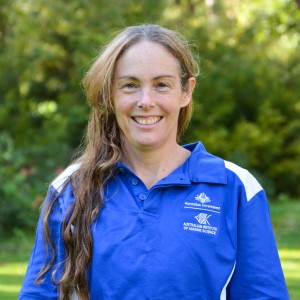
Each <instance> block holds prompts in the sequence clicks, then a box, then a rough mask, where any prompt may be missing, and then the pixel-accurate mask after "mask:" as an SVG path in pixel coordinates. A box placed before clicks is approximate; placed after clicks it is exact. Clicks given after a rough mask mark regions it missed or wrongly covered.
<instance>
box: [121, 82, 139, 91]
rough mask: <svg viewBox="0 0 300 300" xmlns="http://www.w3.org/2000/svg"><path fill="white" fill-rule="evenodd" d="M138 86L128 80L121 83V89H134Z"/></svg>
mask: <svg viewBox="0 0 300 300" xmlns="http://www.w3.org/2000/svg"><path fill="white" fill-rule="evenodd" d="M137 87H138V86H137V84H135V83H133V82H128V83H125V84H123V85H122V87H121V88H122V89H123V90H132V89H136V88H137Z"/></svg>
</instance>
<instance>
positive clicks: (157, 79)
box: [19, 25, 289, 300]
mask: <svg viewBox="0 0 300 300" xmlns="http://www.w3.org/2000/svg"><path fill="white" fill-rule="evenodd" d="M197 74H198V66H197V64H196V62H195V60H194V59H193V56H192V54H191V52H190V50H189V48H188V43H187V42H186V40H185V39H184V38H182V37H181V36H179V35H178V34H177V33H175V32H174V31H171V30H168V29H166V28H163V27H160V26H158V25H142V26H133V27H129V28H126V29H125V30H124V31H122V32H121V33H120V34H119V35H118V36H117V37H116V38H115V39H113V40H112V41H111V43H109V44H108V45H107V46H106V47H105V48H104V50H103V51H102V52H101V53H100V54H99V56H98V58H97V59H96V61H95V63H94V64H93V65H92V67H91V69H90V70H89V71H88V73H87V74H86V76H85V79H84V86H85V89H86V96H87V99H88V102H89V104H90V106H91V117H90V120H89V124H88V129H87V134H86V145H85V148H84V149H83V154H82V156H81V157H80V158H79V159H78V160H77V161H76V162H74V164H72V165H71V166H69V167H68V168H67V169H66V170H65V171H64V172H63V173H62V174H60V175H59V176H58V177H57V178H56V179H55V180H54V181H53V182H52V184H51V185H50V189H49V192H48V197H47V198H46V200H45V204H44V207H43V211H42V213H41V217H40V220H39V224H38V228H37V236H36V240H35V246H34V250H33V252H32V256H31V259H30V262H29V266H28V270H27V274H26V276H25V280H24V283H23V287H22V290H21V292H20V296H19V299H28V300H29V299H57V298H59V299H71V298H74V299H77V298H78V299H84V300H85V299H95V300H96V299H104V300H106V299H107V300H111V299H124V300H131V299H139V300H146V299H153V300H154V299H162V300H169V299H186V300H196V299H205V300H215V299H222V300H224V299H289V296H288V292H287V289H286V285H285V281H284V277H283V273H282V269H281V265H280V260H279V257H278V252H277V247H276V244H275V240H274V235H273V231H272V226H271V222H270V218H269V213H268V203H267V199H266V196H265V193H264V191H263V189H262V187H261V186H260V184H259V183H258V182H257V181H256V179H255V178H254V177H253V176H252V175H251V174H250V173H249V172H248V171H246V170H244V169H242V168H240V167H238V166H236V165H235V164H233V163H230V162H227V161H224V160H223V159H221V158H218V157H216V156H214V155H212V154H209V153H208V152H206V150H205V148H204V146H203V145H202V143H201V142H197V143H193V144H189V145H185V146H181V145H180V144H179V140H180V137H181V135H182V133H183V132H184V130H185V129H186V127H187V124H188V123H189V120H190V118H191V113H192V94H193V90H194V87H195V83H196V79H195V78H196V76H197ZM44 241H46V243H44Z"/></svg>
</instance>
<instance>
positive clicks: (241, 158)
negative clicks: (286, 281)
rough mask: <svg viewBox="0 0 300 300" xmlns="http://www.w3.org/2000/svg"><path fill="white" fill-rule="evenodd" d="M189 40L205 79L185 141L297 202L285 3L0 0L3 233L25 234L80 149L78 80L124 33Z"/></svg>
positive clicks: (295, 114) (290, 20)
mask: <svg viewBox="0 0 300 300" xmlns="http://www.w3.org/2000/svg"><path fill="white" fill-rule="evenodd" d="M141 23H158V24H161V25H165V26H168V27H170V28H172V29H175V30H178V31H180V32H181V33H182V34H183V35H185V36H187V38H188V39H189V40H190V41H191V45H192V48H193V50H194V52H195V55H196V57H197V59H198V60H199V63H200V67H201V75H200V76H199V78H198V85H197V89H196V92H195V96H194V101H195V104H196V105H195V113H194V117H193V120H192V123H191V126H190V128H189V130H188V131H187V133H186V136H185V138H184V142H190V141H194V140H202V141H203V142H204V144H205V145H206V147H207V148H208V150H209V151H210V152H213V153H215V154H217V155H220V156H222V157H224V158H225V159H228V160H231V161H233V162H235V163H238V164H239V165H241V166H243V167H245V168H248V169H249V170H251V171H252V172H253V173H254V174H255V176H256V177H257V178H258V179H259V180H260V181H261V182H262V184H263V185H264V187H265V188H266V190H267V191H268V193H269V196H271V197H275V196H278V195H280V194H284V195H288V196H292V197H297V196H299V195H300V185H299V180H300V137H299V136H300V135H299V132H300V84H299V78H300V51H299V45H300V43H299V41H300V10H299V7H298V6H297V3H296V1H295V2H291V1H287V0H274V1H271V2H270V1H268V0H243V1H240V0H220V1H216V0H205V1H202V0H162V1H154V0H141V1H133V0H127V1H125V0H124V1H117V0H110V1H108V0H97V1H96V0H72V1H71V0H66V1H46V0H27V1H23V0H14V1H11V0H0V66H1V67H0V78H1V83H0V97H1V98H0V220H1V221H0V228H2V231H1V230H0V233H1V232H2V234H3V233H4V232H5V233H8V234H9V233H10V232H11V231H12V230H14V229H15V228H20V227H24V228H30V227H32V226H33V224H34V223H35V221H36V216H37V214H38V207H39V205H40V203H41V201H42V199H43V196H41V195H43V194H45V192H46V186H47V184H48V183H49V182H50V181H51V179H52V178H53V177H54V176H55V174H56V173H57V172H58V171H59V170H61V168H64V167H65V166H66V165H67V164H68V163H69V162H70V158H71V156H72V153H73V152H74V149H75V148H76V147H77V146H78V145H79V144H80V141H81V137H82V134H83V131H84V128H85V126H86V122H87V116H88V107H87V105H86V104H85V99H84V95H83V93H82V89H81V86H80V81H81V79H82V76H83V74H84V72H85V71H86V70H87V69H88V67H89V65H90V63H91V60H92V58H93V57H95V56H96V54H97V51H98V49H99V47H100V46H101V45H103V44H104V43H105V42H106V41H108V40H109V39H110V38H111V36H112V35H113V34H114V33H115V32H116V31H118V30H120V29H122V28H123V27H124V26H129V25H136V24H141Z"/></svg>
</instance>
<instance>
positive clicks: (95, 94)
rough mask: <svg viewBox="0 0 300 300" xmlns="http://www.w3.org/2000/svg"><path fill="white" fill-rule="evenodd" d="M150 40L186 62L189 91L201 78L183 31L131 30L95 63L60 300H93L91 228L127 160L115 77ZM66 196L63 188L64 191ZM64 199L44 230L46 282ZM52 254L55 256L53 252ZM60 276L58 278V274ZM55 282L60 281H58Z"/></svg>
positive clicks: (183, 121)
mask: <svg viewBox="0 0 300 300" xmlns="http://www.w3.org/2000/svg"><path fill="white" fill-rule="evenodd" d="M143 40H146V41H150V42H153V43H158V44H160V45H162V46H164V47H165V48H166V49H167V50H168V51H169V52H170V53H171V54H172V55H174V57H176V58H177V60H178V62H179V64H180V78H181V84H182V88H183V89H184V88H185V86H186V83H187V81H188V79H189V78H190V77H196V76H197V75H198V65H197V63H196V61H195V60H194V58H193V55H192V54H191V51H190V50H189V46H188V42H187V41H186V40H185V39H184V38H183V37H182V36H180V35H179V34H178V33H176V32H174V31H172V30H169V29H166V28H164V27H161V26H159V25H140V26H132V27H127V28H126V29H125V30H123V31H122V32H121V33H119V34H118V35H117V36H116V37H115V38H114V39H113V40H112V41H111V42H110V43H109V44H107V45H106V46H105V47H104V48H103V49H102V51H101V52H100V53H99V55H98V57H97V58H96V60H95V61H94V63H93V65H92V66H91V68H90V70H89V71H88V72H87V73H86V75H85V77H84V79H83V86H84V88H85V93H86V97H87V101H88V103H89V105H90V107H91V113H90V118H89V122H88V126H87V130H86V134H85V143H84V148H83V152H82V155H81V156H80V158H79V159H78V161H79V162H80V167H79V169H78V170H77V171H75V172H74V173H73V174H72V175H71V176H70V178H68V180H67V181H66V182H65V185H64V186H66V185H67V184H68V183H71V184H72V188H73V192H74V196H75V199H76V200H75V201H74V203H73V204H72V206H71V207H70V209H69V213H67V215H66V216H65V219H64V221H63V224H62V236H63V242H64V245H65V251H66V257H65V260H64V268H63V270H62V275H61V278H60V279H59V280H58V282H56V283H55V284H57V285H59V290H60V299H63V300H65V299H70V298H72V295H74V293H75V294H76V295H77V297H78V299H80V300H87V299H89V286H88V280H87V276H86V271H87V268H88V267H89V265H90V263H91V259H92V244H93V239H92V234H91V230H90V228H91V224H92V223H93V221H94V220H95V219H96V218H97V216H98V215H99V213H100V211H101V209H102V207H103V205H104V202H105V201H104V199H103V198H104V197H103V188H104V186H105V184H106V183H107V181H108V180H109V179H110V178H112V176H114V174H115V172H116V163H117V162H119V161H120V160H121V158H122V142H121V141H122V139H121V131H120V128H119V126H118V124H117V121H116V117H115V114H114V106H113V78H114V70H115V67H116V63H117V61H118V58H119V57H120V56H121V55H122V54H123V53H124V52H125V51H126V49H128V48H129V47H130V46H132V45H134V44H136V43H138V42H140V41H143ZM192 109H193V104H192V101H191V102H190V103H189V105H188V106H186V107H183V108H181V110H180V113H179V119H178V131H177V140H179V139H180V137H181V136H182V134H183V132H184V130H185V129H186V127H187V125H188V123H189V121H190V118H191V115H192ZM62 192H63V189H62ZM57 199H58V196H56V197H55V199H54V200H53V201H52V202H50V203H49V205H48V206H46V208H45V211H44V215H43V229H44V237H45V240H46V247H47V250H48V253H51V258H50V262H49V260H48V259H47V261H48V263H47V262H46V263H45V265H44V267H43V268H42V269H41V271H40V273H39V274H38V276H37V279H36V283H40V282H41V281H42V278H43V277H44V275H45V274H46V273H47V272H49V271H50V270H51V269H52V267H54V268H55V267H56V266H54V264H55V259H56V251H55V245H54V243H53V241H52V239H51V234H50V228H49V218H50V216H51V211H52V208H53V206H54V204H55V202H56V201H57ZM49 250H51V252H50V251H49ZM52 277H54V276H52ZM52 280H53V283H54V279H52Z"/></svg>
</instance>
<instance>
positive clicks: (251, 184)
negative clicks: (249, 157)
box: [225, 160, 263, 201]
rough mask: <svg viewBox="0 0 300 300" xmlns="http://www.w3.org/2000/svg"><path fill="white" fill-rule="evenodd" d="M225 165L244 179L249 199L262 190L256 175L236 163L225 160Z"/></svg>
mask: <svg viewBox="0 0 300 300" xmlns="http://www.w3.org/2000/svg"><path fill="white" fill-rule="evenodd" d="M225 167H226V168H227V169H229V170H230V171H232V172H233V173H235V174H236V175H237V176H238V177H239V179H240V180H241V181H242V183H243V185H244V187H245V191H246V196H247V201H250V200H251V199H252V198H253V196H255V195H256V194H257V193H258V192H260V191H261V190H262V189H263V188H262V187H261V185H260V184H259V182H258V181H257V180H256V179H255V177H254V176H253V175H252V174H251V173H249V172H248V171H247V170H246V169H243V168H241V167H239V166H237V165H236V164H234V163H232V162H229V161H226V160H225Z"/></svg>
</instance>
